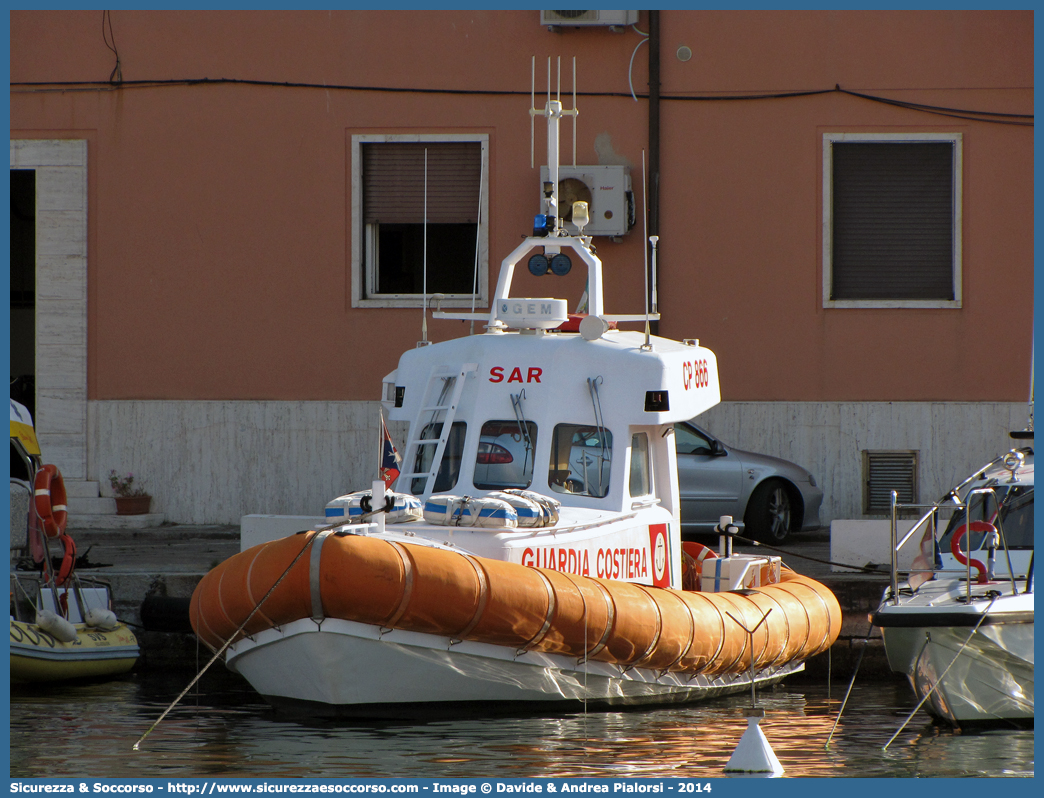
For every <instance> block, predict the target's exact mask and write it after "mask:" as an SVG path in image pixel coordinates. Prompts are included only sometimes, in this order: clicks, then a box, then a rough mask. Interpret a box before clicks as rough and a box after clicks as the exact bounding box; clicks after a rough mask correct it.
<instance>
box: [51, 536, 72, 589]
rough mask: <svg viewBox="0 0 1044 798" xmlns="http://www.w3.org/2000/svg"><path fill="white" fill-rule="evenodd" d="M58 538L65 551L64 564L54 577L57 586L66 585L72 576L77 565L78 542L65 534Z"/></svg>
mask: <svg viewBox="0 0 1044 798" xmlns="http://www.w3.org/2000/svg"><path fill="white" fill-rule="evenodd" d="M58 540H59V541H61V544H62V548H63V549H64V551H65V553H64V555H63V556H62V564H61V566H60V567H59V568H58V574H57V575H56V576H55V578H54V586H55V587H61V586H62V585H64V584H65V582H66V580H67V579H68V578H69V577H70V576H72V572H73V569H74V568H75V567H76V543H75V542H74V541H73V539H72V538H71V537H69V536H68V535H64V534H63V535H62V536H61V537H59V538H58Z"/></svg>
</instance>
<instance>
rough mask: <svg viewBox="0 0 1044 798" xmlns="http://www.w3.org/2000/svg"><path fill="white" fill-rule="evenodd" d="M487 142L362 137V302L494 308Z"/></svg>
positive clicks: (358, 222) (356, 222)
mask: <svg viewBox="0 0 1044 798" xmlns="http://www.w3.org/2000/svg"><path fill="white" fill-rule="evenodd" d="M487 139H488V137H487V136H485V135H484V134H482V135H470V136H469V135H463V136H455V135H432V136H430V137H424V136H416V135H358V136H353V137H352V150H353V152H352V165H353V170H352V172H353V176H352V231H353V242H352V266H353V305H356V306H367V305H375V306H383V307H395V306H413V305H420V303H421V302H422V301H423V297H424V295H425V294H426V295H427V296H428V297H431V296H432V295H433V294H436V293H438V294H442V295H443V297H444V298H445V299H444V300H443V302H442V304H443V305H445V306H447V307H453V306H458V307H459V306H462V305H470V304H471V303H472V302H473V301H475V302H476V303H477V304H481V305H485V303H486V284H487V279H486V271H487V269H486V266H487V261H486V242H487V223H486V219H487V216H488V213H487V210H486V207H485V202H486V196H485V195H486V192H485V190H484V187H485V185H486V178H487V175H486V169H487V162H488V158H487V153H486V146H487ZM476 265H477V268H476Z"/></svg>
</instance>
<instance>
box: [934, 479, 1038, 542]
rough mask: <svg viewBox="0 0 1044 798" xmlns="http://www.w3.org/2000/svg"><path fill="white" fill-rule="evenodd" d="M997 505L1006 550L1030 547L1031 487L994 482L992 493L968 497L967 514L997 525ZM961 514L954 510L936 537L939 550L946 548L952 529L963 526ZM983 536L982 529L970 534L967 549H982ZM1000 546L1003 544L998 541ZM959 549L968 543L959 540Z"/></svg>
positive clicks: (1031, 523)
mask: <svg viewBox="0 0 1044 798" xmlns="http://www.w3.org/2000/svg"><path fill="white" fill-rule="evenodd" d="M998 503H999V504H1000V513H999V517H1000V524H999V527H1000V529H1001V531H1002V532H1003V533H1004V535H1003V540H1004V541H1006V542H1007V544H1008V548H1009V549H1012V550H1014V549H1032V548H1033V486H1032V485H1016V486H1012V487H1008V486H1005V485H998V486H996V487H995V488H994V490H993V493H992V494H982V493H980V494H977V495H975V496H972V501H971V507H970V513H971V520H972V521H988V522H989V523H991V524H994V525H995V526H997V516H998V512H997V508H998ZM964 521H965V517H964V513H963V512H959V513H955V514H954V516H953V517H952V518H951V519H950V523H949V524H948V525H947V527H946V531H945V532H944V533H943V536H942V537H941V538H940V539H939V547H940V548H941V549H942V550H943V551H949V550H950V540H951V539H952V538H953V533H954V531H956V530H957V528H958V527H960V526H963V525H964ZM984 537H985V535H984V533H982V532H972V533H971V550H972V551H974V550H976V549H980V548H982V541H983V538H984ZM1001 545H1002V547H1003V543H1002V544H1001ZM961 548H963V549H965V550H967V549H968V542H967V541H963V542H962V545H961Z"/></svg>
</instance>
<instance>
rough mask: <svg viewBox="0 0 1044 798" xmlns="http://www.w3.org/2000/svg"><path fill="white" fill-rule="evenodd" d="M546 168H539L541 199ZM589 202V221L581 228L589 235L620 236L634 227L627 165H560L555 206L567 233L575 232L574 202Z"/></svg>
mask: <svg viewBox="0 0 1044 798" xmlns="http://www.w3.org/2000/svg"><path fill="white" fill-rule="evenodd" d="M547 179H548V168H547V167H546V166H541V167H540V199H541V200H543V198H544V192H543V184H544V183H545V182H546V181H547ZM577 200H583V201H584V202H586V203H588V206H589V208H588V215H589V216H590V218H591V221H590V223H589V224H588V225H587V227H585V228H584V235H588V236H622V235H626V234H627V233H628V232H629V231H630V229H631V227H632V226H634V195H633V193H632V192H631V171H630V169H628V168H627V167H626V166H615V165H609V166H559V167H558V207H559V208H560V209H561V213H562V218H563V220H564V226H565V229H566V231H567V232H569V233H574V234H575V233H576V232H577V228H576V226H574V225H573V224H572V222H571V221H570V217H571V215H572V209H573V203H574V202H576V201H577Z"/></svg>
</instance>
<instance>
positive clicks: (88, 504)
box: [66, 496, 116, 516]
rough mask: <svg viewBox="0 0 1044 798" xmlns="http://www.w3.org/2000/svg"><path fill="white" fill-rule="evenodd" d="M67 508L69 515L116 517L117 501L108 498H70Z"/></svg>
mask: <svg viewBox="0 0 1044 798" xmlns="http://www.w3.org/2000/svg"><path fill="white" fill-rule="evenodd" d="M66 506H68V508H69V515H76V516H80V515H116V500H115V499H112V498H109V497H108V496H93V497H90V498H88V497H86V496H84V497H76V498H74V497H72V496H69V498H68V500H67V501H66Z"/></svg>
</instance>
